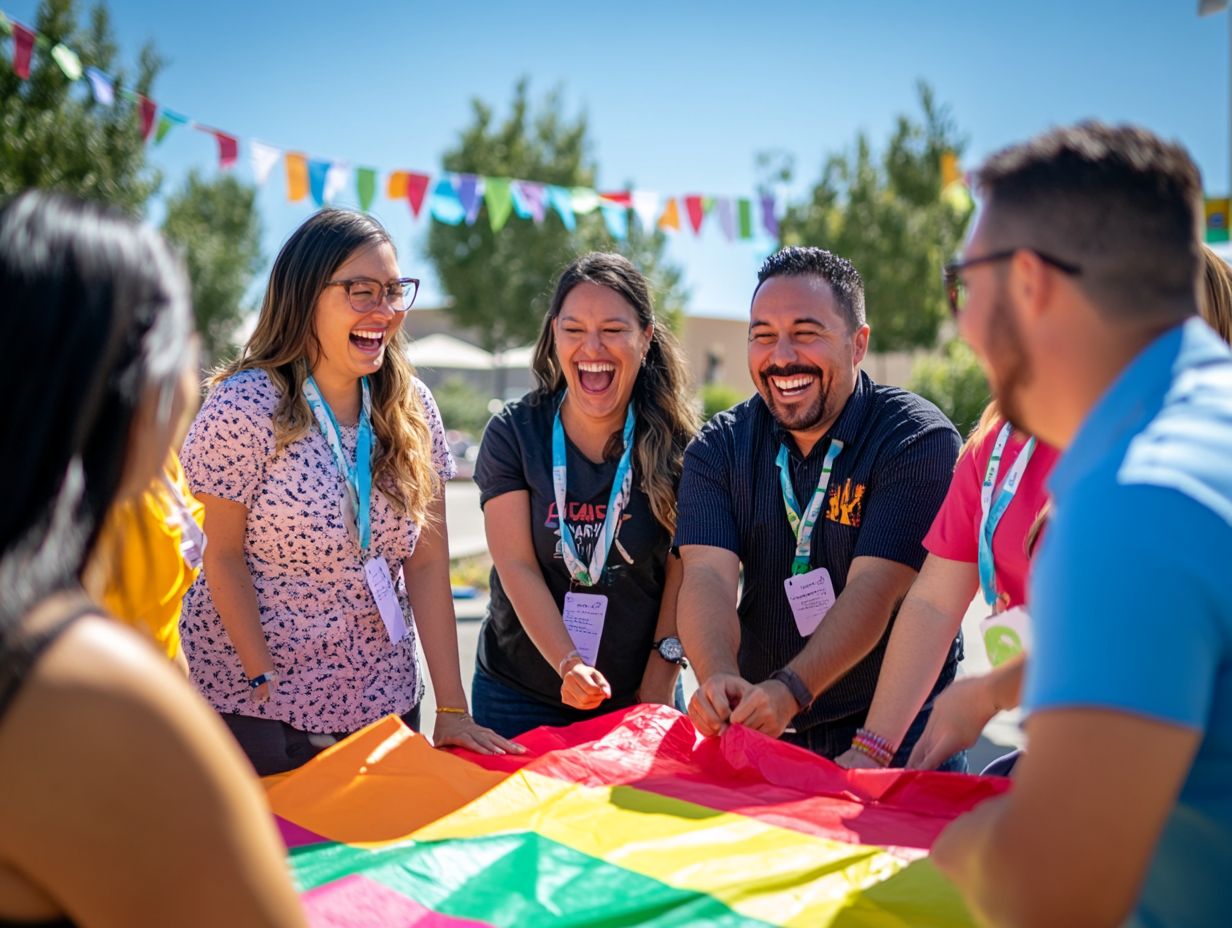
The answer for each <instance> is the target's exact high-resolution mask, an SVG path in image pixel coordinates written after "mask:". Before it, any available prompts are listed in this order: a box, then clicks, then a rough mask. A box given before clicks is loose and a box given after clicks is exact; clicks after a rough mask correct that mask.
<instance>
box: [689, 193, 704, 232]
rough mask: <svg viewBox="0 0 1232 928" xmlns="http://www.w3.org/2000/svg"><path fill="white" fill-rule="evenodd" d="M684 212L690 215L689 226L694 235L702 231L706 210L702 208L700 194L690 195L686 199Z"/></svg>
mask: <svg viewBox="0 0 1232 928" xmlns="http://www.w3.org/2000/svg"><path fill="white" fill-rule="evenodd" d="M684 211H685V213H687V214H688V217H689V225H690V226H692V228H693V232H694V234H698V233H700V232H701V231H702V220H703V219H705V218H706V210H705V209H704V207H703V206H702V198H701V197H700V196H699V195H698V194H695V193H693V194H689V195H688V196H687V197H685V198H684Z"/></svg>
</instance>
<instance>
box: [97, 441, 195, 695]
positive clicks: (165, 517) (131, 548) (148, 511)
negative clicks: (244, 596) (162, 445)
mask: <svg viewBox="0 0 1232 928" xmlns="http://www.w3.org/2000/svg"><path fill="white" fill-rule="evenodd" d="M181 437H182V436H181ZM204 525H205V507H204V506H203V505H202V504H201V503H200V501H198V500H197V499H196V497H194V496H193V495H192V492H191V491H190V490H189V489H188V482H187V481H186V480H185V479H184V470H183V468H182V467H180V459H179V458H178V457H177V456H176V454H175V452H174V451H172V452H170V453H168V455H167V460H166V461H165V462H164V463H163V467H162V470H161V471H160V472H159V474H158V476H157V477H155V478H154V480H153V481H151V483H150V485H149V486H148V487H147V488H146V490H145V492H144V493H142V494H141V495H140V496H137V497H134V498H133V499H130V500H126V501H124V502H122V503H119V504H117V505H116V506H114V507H113V508H112V510H111V512H110V513H109V514H108V516H107V521H106V522H105V523H104V525H103V531H102V535H101V536H100V538H99V542H98V551H99V559H98V563H99V564H100V568H101V569H102V570H105V571H106V573H107V576H106V578H105V581H104V583H103V589H102V595H101V600H102V605H103V606H104V607H106V609H107V611H108V612H110V613H111V614H112V615H113V616H115V617H116V618H117V619H119V620H120V621H122V622H124V623H125V624H126V625H130V626H132V627H133V628H135V629H137V630H138V631H140V632H142V633H143V634H145V635H146V636H147V637H149V638H150V639H152V640H153V641H154V643H155V644H156V645H157V646H158V648H159V649H160V650H161V651H163V652H164V653H165V654H166V655H167V657H168V658H170V659H171V660H172V661H174V662H175V663H176V664H177V665H179V666H180V667H181V668H182V669H183V670H184V671H185V673H187V672H188V664H187V663H186V662H185V661H184V655H183V653H182V652H181V651H180V603H181V602H182V601H183V599H184V594H185V593H187V592H188V588H189V587H191V586H192V585H193V581H194V580H196V579H197V574H199V573H200V572H201V559H202V555H203V553H204V551H205V532H204V531H203V526H204Z"/></svg>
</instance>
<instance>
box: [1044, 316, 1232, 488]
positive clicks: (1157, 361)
mask: <svg viewBox="0 0 1232 928" xmlns="http://www.w3.org/2000/svg"><path fill="white" fill-rule="evenodd" d="M1226 357H1227V348H1226V347H1225V346H1224V344H1223V342H1222V341H1221V340H1220V339H1219V336H1218V335H1216V334H1215V333H1214V332H1212V331H1211V330H1210V328H1209V327H1208V326H1207V325H1206V323H1205V322H1203V321H1202V320H1201V319H1198V318H1196V317H1195V318H1193V319H1189V320H1187V321H1186V322H1184V323H1182V324H1181V325H1178V326H1175V327H1174V328H1171V329H1169V330H1168V331H1166V332H1164V333H1163V334H1162V335H1160V336H1159V337H1158V338H1156V339H1155V341H1153V342H1151V343H1150V344H1149V345H1147V346H1146V347H1145V348H1144V349H1142V351H1141V352H1139V354H1138V356H1137V357H1136V358H1134V359H1133V360H1132V361H1131V362H1130V363H1129V365H1128V366H1127V367H1126V368H1125V369H1124V370H1122V371H1121V373H1120V374H1119V375H1118V376H1117V378H1116V379H1115V380H1114V381H1113V382H1112V385H1111V386H1110V387H1108V389H1107V390H1105V391H1104V395H1103V396H1101V397H1100V398H1099V401H1098V402H1096V404H1095V405H1094V406H1093V407H1092V408H1091V411H1090V412H1089V413H1087V417H1086V418H1085V419H1084V420H1083V421H1082V425H1081V426H1079V428H1078V432H1077V434H1076V435H1075V436H1074V440H1073V441H1072V442H1070V445H1069V447H1068V448H1067V449H1066V450H1065V453H1064V454H1062V455H1061V457H1060V458H1059V459H1058V460H1057V463H1056V465H1055V466H1054V467H1053V470H1052V474H1051V475H1050V476H1049V478H1048V490H1049V492H1050V493H1051V494H1052V495H1053V496H1056V497H1061V496H1064V495H1065V493H1066V492H1068V491H1069V490H1070V489H1072V488H1073V486H1074V484H1076V483H1077V482H1078V480H1079V479H1080V478H1081V477H1082V476H1083V475H1084V474H1086V473H1087V472H1088V471H1090V470H1091V468H1092V467H1093V466H1094V465H1095V464H1096V463H1097V462H1098V461H1100V460H1101V459H1102V458H1103V457H1104V456H1105V455H1106V454H1107V452H1108V450H1109V449H1110V448H1111V447H1113V446H1114V445H1115V444H1116V443H1117V441H1118V439H1120V438H1121V437H1122V436H1123V435H1124V434H1125V433H1126V432H1127V431H1128V430H1129V429H1131V428H1133V427H1134V426H1135V425H1136V424H1137V423H1138V422H1140V421H1141V420H1142V418H1143V416H1144V415H1145V414H1146V413H1147V412H1148V410H1149V409H1150V408H1152V407H1158V406H1159V405H1160V404H1161V403H1162V402H1163V400H1164V397H1165V395H1166V394H1167V390H1168V387H1169V385H1170V384H1171V383H1172V382H1173V381H1174V380H1175V378H1176V376H1177V375H1178V374H1179V373H1180V372H1181V371H1182V370H1184V369H1185V368H1188V367H1193V366H1195V365H1199V364H1202V363H1205V362H1208V361H1212V360H1219V359H1220V358H1226Z"/></svg>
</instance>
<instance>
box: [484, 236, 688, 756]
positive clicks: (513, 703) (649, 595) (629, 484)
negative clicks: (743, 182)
mask: <svg viewBox="0 0 1232 928" xmlns="http://www.w3.org/2000/svg"><path fill="white" fill-rule="evenodd" d="M532 366H533V371H534V374H535V379H536V381H537V383H538V388H537V389H535V390H534V391H532V392H531V393H529V394H527V395H526V396H525V397H523V398H522V399H521V400H519V401H517V402H514V403H510V404H509V405H508V406H506V407H505V408H504V410H502V411H501V413H500V414H499V415H497V416H496V417H495V418H494V419H493V420H492V421H491V422H490V423H489V424H488V428H487V431H486V432H485V433H484V438H483V445H482V447H481V448H480V450H479V460H478V462H477V464H476V468H475V481H476V482H477V483H478V484H479V489H480V502H481V504H482V505H483V507H484V520H485V526H486V530H487V537H488V547H489V549H490V550H491V552H492V559H493V561H494V564H495V566H494V568H493V570H492V598H491V602H490V604H489V606H488V614H487V617H486V618H485V620H484V623H483V629H482V631H481V633H480V638H479V657H478V666H477V667H476V669H475V680H474V684H473V686H472V705H473V711H474V714H475V719H476V721H478V722H479V723H480V724H481V725H486V726H488V727H489V728H492V729H494V730H495V731H497V732H499V733H500V734H502V735H504V736H505V737H507V738H512V737H514V736H516V735H519V734H521V733H523V732H525V731H527V730H528V729H531V728H534V727H536V726H539V725H567V724H569V723H571V722H575V721H580V720H582V719H585V718H589V717H592V716H594V715H598V714H601V713H604V712H609V711H612V710H615V709H620V708H625V707H628V706H631V705H633V704H634V703H637V702H658V703H664V704H668V705H670V704H672V702H673V694H674V691H675V687H676V683H677V678H678V673H679V670H680V666H681V664H682V663H683V651H682V649H681V648H680V642H679V639H678V638H677V637H676V592H677V590H678V588H679V585H680V567H679V562H678V560H677V559H676V558H674V557H671V556H669V553H668V552H669V547H670V545H671V537H672V532H673V530H674V528H675V523H676V483H677V481H678V480H679V478H680V468H681V463H682V461H683V457H684V449H685V446H686V445H687V444H688V442H689V440H690V439H691V438H692V437H693V434H694V433H695V432H696V430H697V418H696V414H695V413H694V411H693V409H692V408H691V407H690V406H689V404H688V402H687V400H686V398H685V397H686V392H685V368H684V363H683V361H682V359H681V356H680V350H679V348H678V347H677V345H676V343H675V340H674V339H673V338H672V337H671V333H670V332H669V331H668V330H667V329H666V328H665V327H661V326H658V325H656V324H655V320H654V308H653V306H652V304H651V300H650V292H649V288H648V286H647V282H646V279H645V278H644V277H643V276H642V274H641V273H640V272H639V271H638V270H637V269H636V268H635V267H634V266H633V265H632V264H631V263H630V262H629V261H628V260H626V259H625V258H623V257H621V256H620V255H615V254H589V255H585V256H583V257H581V258H578V259H577V260H576V261H574V262H573V263H572V264H571V265H569V267H567V268H566V269H565V271H564V273H563V274H562V275H561V278H560V281H559V282H558V284H557V286H556V293H555V295H554V296H553V298H552V304H551V307H550V308H549V310H548V314H547V317H546V318H545V319H544V323H543V329H542V331H541V333H540V335H539V341H538V344H537V345H536V347H535V356H534V361H533V365H532ZM630 438H631V440H630Z"/></svg>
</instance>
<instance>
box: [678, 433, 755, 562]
mask: <svg viewBox="0 0 1232 928" xmlns="http://www.w3.org/2000/svg"><path fill="white" fill-rule="evenodd" d="M716 418H717V417H716ZM731 437H732V436H731V433H730V431H729V430H728V429H725V428H722V427H720V426H719V424H718V423H716V422H714V421H713V420H712V421H711V423H709V424H708V425H707V426H706V428H704V429H702V431H701V433H700V434H699V435H698V436H697V437H696V438H694V439H693V441H692V442H690V443H689V447H688V448H687V449H685V453H684V468H683V470H682V471H681V474H680V492H679V493H678V494H677V497H676V538H675V544H676V545H677V546H679V545H709V546H711V547H714V548H725V549H726V550H728V551H734V552H735V553H736V554H739V553H740V532H739V531H738V529H737V527H736V517H735V513H734V512H733V510H732V489H731V478H732V471H733V461H734V457H733V455H732V442H731Z"/></svg>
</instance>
